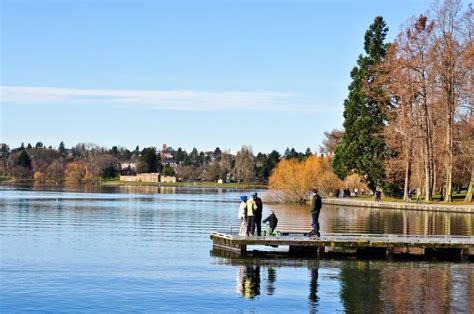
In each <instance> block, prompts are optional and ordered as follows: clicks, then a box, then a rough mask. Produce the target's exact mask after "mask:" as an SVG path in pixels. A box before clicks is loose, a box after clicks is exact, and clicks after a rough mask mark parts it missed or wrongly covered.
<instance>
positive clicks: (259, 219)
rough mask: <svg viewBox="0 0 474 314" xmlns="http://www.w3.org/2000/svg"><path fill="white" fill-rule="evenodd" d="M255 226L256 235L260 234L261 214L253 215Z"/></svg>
mask: <svg viewBox="0 0 474 314" xmlns="http://www.w3.org/2000/svg"><path fill="white" fill-rule="evenodd" d="M255 227H256V228H257V235H258V236H261V235H262V215H261V214H260V215H258V214H257V215H255Z"/></svg>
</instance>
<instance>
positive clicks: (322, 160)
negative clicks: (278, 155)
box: [269, 155, 342, 203]
mask: <svg viewBox="0 0 474 314" xmlns="http://www.w3.org/2000/svg"><path fill="white" fill-rule="evenodd" d="M341 186H342V182H341V181H340V180H339V179H338V177H337V176H336V175H335V174H334V172H333V171H332V168H331V162H330V159H329V158H328V157H317V156H314V155H312V156H310V157H308V158H307V159H306V160H303V161H298V160H297V159H289V160H288V159H285V160H282V161H280V162H279V163H278V165H277V166H276V168H275V169H274V170H273V172H272V175H271V176H270V179H269V187H270V189H271V190H272V191H273V192H274V193H273V195H274V198H275V199H276V200H277V201H283V202H299V203H303V202H304V201H305V199H306V197H307V194H308V192H309V191H310V190H311V189H312V188H317V189H318V190H319V191H320V192H321V193H322V194H323V195H329V194H331V193H332V192H333V191H335V190H336V189H340V188H341Z"/></svg>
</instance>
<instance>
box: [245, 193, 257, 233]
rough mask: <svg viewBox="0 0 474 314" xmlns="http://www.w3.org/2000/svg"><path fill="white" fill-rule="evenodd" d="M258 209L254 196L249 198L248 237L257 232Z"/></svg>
mask: <svg viewBox="0 0 474 314" xmlns="http://www.w3.org/2000/svg"><path fill="white" fill-rule="evenodd" d="M256 209H257V203H255V200H254V198H253V196H251V197H249V199H248V200H247V237H248V236H249V235H254V233H255V210H256Z"/></svg>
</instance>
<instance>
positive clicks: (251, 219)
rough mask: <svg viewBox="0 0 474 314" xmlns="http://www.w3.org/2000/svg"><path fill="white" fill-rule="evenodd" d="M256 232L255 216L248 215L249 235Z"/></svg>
mask: <svg viewBox="0 0 474 314" xmlns="http://www.w3.org/2000/svg"><path fill="white" fill-rule="evenodd" d="M254 233H255V218H254V216H247V236H249V235H253V234H254Z"/></svg>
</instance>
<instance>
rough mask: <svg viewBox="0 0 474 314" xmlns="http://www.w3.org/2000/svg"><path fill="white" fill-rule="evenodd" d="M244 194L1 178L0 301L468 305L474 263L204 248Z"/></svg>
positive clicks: (52, 308) (208, 306)
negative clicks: (251, 254) (12, 183)
mask: <svg viewBox="0 0 474 314" xmlns="http://www.w3.org/2000/svg"><path fill="white" fill-rule="evenodd" d="M86 192H87V193H86ZM241 194H249V192H248V191H247V192H242V191H237V190H218V189H184V188H181V189H177V188H161V189H160V188H156V187H114V188H58V187H54V188H50V189H47V188H45V187H41V188H34V187H23V188H18V187H5V186H3V187H2V186H0V312H2V313H10V312H24V311H35V312H220V313H222V312H230V313H235V312H251V313H253V312H259V313H260V312H261V313H266V312H272V313H281V312H289V311H292V312H299V313H305V312H321V313H330V312H336V311H339V312H429V313H436V312H456V313H459V312H461V313H462V312H465V313H472V312H474V266H473V263H461V262H456V261H453V262H446V261H398V262H397V261H396V262H387V261H385V260H379V261H377V260H375V261H367V260H317V259H289V258H288V259H268V258H261V259H255V258H247V259H237V258H225V257H221V256H215V254H211V248H212V243H211V241H210V239H209V234H210V232H211V231H215V230H217V231H225V232H229V231H231V230H233V231H235V230H237V228H238V221H237V207H238V198H239V195H241ZM263 198H264V201H265V193H263ZM269 209H273V210H274V211H275V213H276V214H277V216H278V217H279V226H278V228H280V229H300V230H308V229H309V225H310V217H309V214H308V211H307V208H306V207H299V206H296V207H287V206H275V205H273V206H271V205H268V206H265V209H264V214H266V212H267V211H268V210H269ZM320 220H321V228H322V232H354V233H392V234H452V235H470V236H472V235H473V234H474V215H466V214H446V213H430V212H417V211H399V210H377V209H363V208H350V207H337V206H324V207H323V212H322V214H321V219H320Z"/></svg>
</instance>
